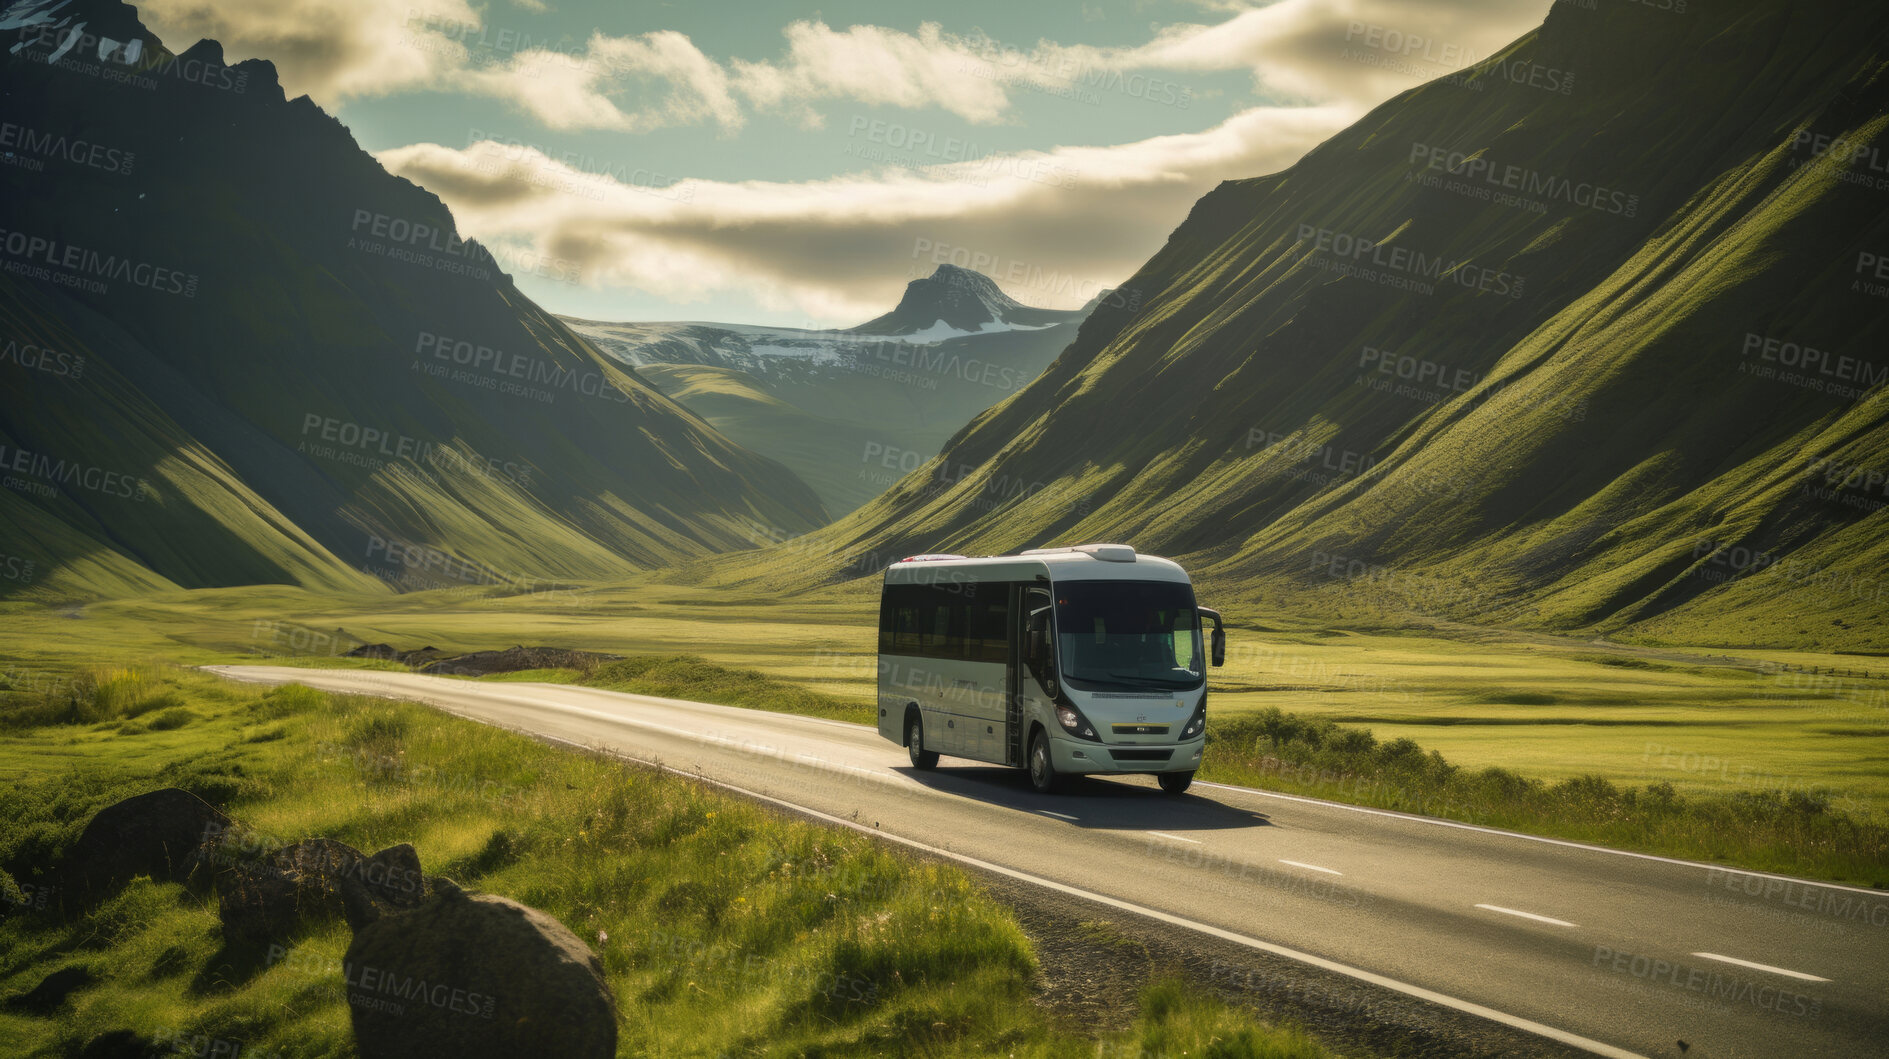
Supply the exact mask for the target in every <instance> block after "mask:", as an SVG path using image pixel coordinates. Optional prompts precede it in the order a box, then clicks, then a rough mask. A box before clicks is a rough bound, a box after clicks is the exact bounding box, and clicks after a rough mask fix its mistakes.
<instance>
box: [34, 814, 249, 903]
mask: <svg viewBox="0 0 1889 1059" xmlns="http://www.w3.org/2000/svg"><path fill="white" fill-rule="evenodd" d="M229 827H230V818H229V817H227V816H225V815H224V814H223V813H222V811H220V810H218V809H217V808H216V807H215V806H213V805H211V804H210V803H208V802H206V801H204V800H203V799H201V798H199V797H197V796H196V795H194V794H192V793H190V792H189V791H186V790H182V789H180V788H177V787H166V788H164V789H162V790H156V791H151V792H150V793H148V794H140V795H137V796H136V797H132V798H126V799H125V800H124V801H121V802H118V803H117V804H115V805H108V806H106V807H105V808H103V809H100V810H99V811H98V813H97V815H95V816H93V817H92V820H91V822H90V823H88V824H86V825H85V831H84V833H82V834H81V835H80V836H79V840H78V841H77V842H75V843H73V845H72V849H71V850H70V851H68V852H67V853H66V855H65V858H64V860H62V861H61V863H60V873H61V875H62V876H63V892H64V893H69V894H72V895H74V896H75V897H76V898H77V899H78V900H79V901H81V902H82V903H83V902H90V901H96V900H98V899H99V898H102V897H105V896H107V895H109V894H111V893H112V892H114V891H116V890H117V889H118V888H119V887H121V886H123V885H124V884H125V883H127V882H129V881H131V879H132V878H134V877H135V876H139V875H149V876H150V877H151V878H152V879H155V880H159V881H162V882H180V883H181V882H189V881H191V877H192V875H193V873H195V872H196V870H197V868H198V867H200V866H201V865H202V863H203V860H204V849H205V846H206V843H214V842H215V841H216V840H217V839H218V838H220V837H221V836H222V835H223V833H224V832H226V831H228V830H229Z"/></svg>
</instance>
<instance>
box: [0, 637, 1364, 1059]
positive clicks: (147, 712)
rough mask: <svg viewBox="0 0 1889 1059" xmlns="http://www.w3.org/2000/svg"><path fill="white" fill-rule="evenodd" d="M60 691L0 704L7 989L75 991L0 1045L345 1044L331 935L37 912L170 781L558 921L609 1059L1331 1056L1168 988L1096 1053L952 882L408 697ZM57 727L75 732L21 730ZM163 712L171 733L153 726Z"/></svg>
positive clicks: (42, 1052) (86, 676)
mask: <svg viewBox="0 0 1889 1059" xmlns="http://www.w3.org/2000/svg"><path fill="white" fill-rule="evenodd" d="M71 676H72V677H73V678H75V679H76V684H69V685H65V686H62V687H61V688H58V689H53V690H52V691H50V692H46V693H42V694H34V693H24V694H21V693H16V694H14V695H10V696H8V697H7V701H8V707H7V709H6V710H5V711H4V713H0V777H4V781H5V782H4V784H0V864H4V865H6V866H7V870H8V872H10V876H9V877H4V878H0V890H5V891H6V893H7V894H8V895H10V896H11V897H12V899H13V900H12V901H11V902H9V907H8V908H7V909H6V913H7V914H5V915H0V995H5V994H16V993H22V992H25V991H26V990H28V989H30V988H32V987H33V986H34V985H35V984H36V983H37V982H39V981H40V979H41V978H43V977H44V976H46V975H47V974H49V973H51V972H53V971H56V970H62V969H66V968H84V969H85V970H87V971H89V972H90V973H91V974H92V975H93V976H94V979H95V981H94V982H93V983H92V984H90V985H87V986H85V987H83V988H81V989H80V990H78V991H77V992H76V993H75V994H74V995H73V997H72V998H71V1000H70V1001H69V1002H68V1005H67V1006H65V1007H63V1008H61V1009H60V1010H58V1011H56V1012H52V1013H50V1014H46V1015H35V1014H28V1013H25V1012H22V1011H17V1010H0V1042H4V1047H3V1048H0V1050H4V1051H5V1052H6V1054H9V1055H22V1056H27V1055H31V1056H56V1055H68V1054H75V1053H76V1052H77V1051H78V1050H79V1049H81V1048H82V1047H83V1046H84V1045H85V1044H86V1043H87V1042H89V1041H91V1040H92V1039H94V1038H95V1037H96V1036H98V1035H100V1034H102V1033H106V1032H108V1031H113V1030H123V1029H129V1030H131V1031H133V1032H135V1033H137V1034H138V1035H140V1036H141V1037H144V1038H146V1039H155V1040H159V1041H177V1040H183V1041H186V1042H189V1041H193V1040H195V1041H204V1042H224V1043H223V1044H222V1045H221V1047H222V1048H223V1049H224V1050H225V1051H230V1050H233V1049H242V1054H245V1055H247V1054H252V1051H251V1050H254V1052H255V1054H268V1053H273V1052H280V1053H282V1054H292V1055H298V1056H301V1055H307V1056H322V1055H331V1056H345V1055H349V1054H352V1051H353V1048H352V1040H351V1033H350V1029H349V1021H348V1015H347V1007H346V1000H345V997H344V993H343V989H342V983H341V980H340V974H339V971H338V970H336V971H335V973H333V974H326V973H324V969H326V968H330V967H335V966H336V963H335V961H338V960H339V959H340V958H341V956H342V955H343V953H344V952H345V949H346V946H347V941H348V931H347V928H346V926H345V924H342V923H340V922H338V921H335V922H318V923H315V924H312V925H309V926H308V927H307V928H306V930H305V932H304V933H303V934H302V935H300V936H297V937H292V938H284V939H283V943H284V945H285V946H286V947H287V955H286V956H285V958H283V959H281V960H279V961H276V962H274V963H272V964H269V965H267V966H264V967H262V968H257V969H249V970H245V969H242V968H238V967H233V966H229V965H226V964H224V963H221V962H220V959H221V957H220V955H219V949H220V938H219V932H218V920H217V915H216V905H215V899H214V897H211V896H208V895H207V894H208V891H207V889H202V888H199V889H197V890H194V891H193V890H192V889H187V888H186V887H183V886H179V885H176V884H169V883H164V884H159V883H153V882H151V881H150V880H148V879H144V878H139V879H136V880H134V881H133V882H132V883H131V884H130V885H129V886H127V887H126V888H125V889H124V890H123V891H122V892H121V893H119V894H118V895H117V896H115V897H113V898H111V899H109V900H107V901H105V902H104V903H103V904H102V905H100V906H99V907H97V908H95V909H93V910H91V911H89V912H86V913H85V914H83V915H79V916H77V917H75V918H70V919H61V918H60V917H59V916H58V915H57V914H56V912H55V911H54V909H53V908H52V907H36V906H35V905H34V904H33V902H32V900H31V898H32V897H33V895H35V894H37V893H40V892H42V891H41V889H40V888H41V887H43V886H44V885H45V878H46V876H47V874H48V872H49V870H50V868H51V865H52V864H53V863H55V861H56V859H57V857H58V856H59V854H60V852H61V850H62V849H64V848H65V847H67V846H68V845H69V844H70V843H71V842H72V841H74V840H75V839H76V837H77V835H78V833H79V831H80V830H81V828H82V826H83V824H84V822H85V821H86V820H87V819H89V817H90V816H91V814H92V813H93V812H95V811H96V810H97V809H99V808H101V807H103V806H104V805H108V804H110V803H112V802H113V801H116V800H117V799H119V798H121V797H124V796H127V795H130V794H133V793H138V792H141V791H145V790H150V789H154V788H157V787H162V786H180V787H183V788H185V789H188V790H192V791H194V792H196V793H198V794H200V795H201V796H203V797H205V798H206V799H208V800H211V801H213V802H214V803H217V804H219V805H221V806H223V807H224V808H226V810H227V811H228V812H229V813H230V814H231V815H232V816H233V817H235V818H236V819H237V820H238V821H239V822H240V823H241V824H243V825H244V826H245V827H246V828H248V829H250V831H249V835H248V837H249V838H251V839H253V840H254V842H253V844H254V845H255V846H256V848H275V847H277V846H279V845H282V844H286V843H287V842H291V841H295V840H297V839H300V838H304V837H312V836H324V837H330V838H336V839H340V840H343V841H346V842H348V843H350V844H353V845H354V846H356V847H357V848H360V849H363V850H374V849H379V848H382V847H384V846H387V845H390V844H394V843H398V842H411V843H413V845H414V846H415V847H416V849H417V850H418V851H419V854H420V857H421V861H422V864H423V865H424V866H425V868H426V870H427V871H428V872H429V873H433V874H440V875H444V876H447V877H449V878H452V879H454V880H455V881H457V882H459V883H461V884H462V885H465V886H468V887H472V888H475V889H478V890H481V891H485V892H489V893H498V894H504V895H507V896H510V897H514V898H516V899H518V900H520V901H523V902H525V903H527V904H530V905H532V906H534V907H537V908H540V909H543V910H545V911H547V912H549V913H551V914H552V915H554V916H556V917H557V918H558V919H559V920H560V921H562V922H563V923H564V924H565V925H566V926H568V927H570V928H571V929H572V930H573V931H574V932H576V933H577V935H578V936H579V937H581V938H584V939H585V940H586V941H588V942H589V943H590V944H591V945H592V947H593V949H595V950H596V951H597V953H598V955H599V957H600V959H601V960H602V962H603V964H604V967H605V970H606V973H607V976H608V978H609V981H610V984H611V986H612V988H613V990H614V991H615V994H616V997H617V1001H618V1010H619V1033H620V1037H619V1054H622V1055H807V1054H821V1055H833V1056H842V1055H860V1056H879V1055H938V1056H948V1055H991V1054H1008V1055H1018V1056H1078V1055H1094V1054H1096V1053H1097V1050H1098V1048H1099V1049H1102V1050H1104V1051H1106V1052H1107V1053H1108V1054H1136V1055H1140V1054H1159V1055H1185V1054H1212V1055H1224V1056H1280V1057H1285V1056H1303V1057H1308V1059H1312V1057H1319V1056H1326V1055H1329V1054H1331V1053H1329V1052H1328V1051H1327V1050H1326V1049H1324V1048H1323V1047H1322V1046H1320V1045H1318V1044H1316V1043H1314V1042H1313V1041H1311V1040H1310V1039H1309V1038H1307V1037H1305V1036H1304V1035H1303V1034H1301V1033H1299V1032H1297V1031H1294V1030H1291V1029H1272V1028H1267V1027H1263V1026H1259V1025H1256V1024H1255V1023H1253V1022H1252V1021H1251V1020H1250V1019H1248V1018H1246V1017H1245V1016H1243V1015H1241V1014H1239V1013H1237V1012H1235V1011H1234V1010H1232V1009H1229V1008H1227V1007H1226V1006H1224V1005H1222V1004H1220V1003H1219V1002H1217V1001H1214V1000H1212V999H1210V998H1208V997H1206V996H1205V995H1204V994H1200V993H1197V992H1193V991H1190V990H1188V989H1185V988H1182V987H1180V986H1178V985H1175V984H1173V983H1171V982H1168V981H1165V980H1163V979H1161V978H1159V977H1157V978H1155V979H1153V980H1151V981H1150V983H1149V986H1148V990H1147V992H1146V993H1145V994H1144V999H1143V1002H1142V1012H1141V1014H1140V1016H1139V1018H1138V1020H1137V1021H1136V1022H1135V1023H1134V1024H1133V1025H1132V1026H1131V1027H1130V1028H1128V1029H1127V1030H1124V1031H1121V1032H1117V1033H1111V1034H1105V1035H1103V1036H1102V1037H1101V1038H1100V1039H1099V1040H1098V1039H1097V1037H1096V1035H1095V1034H1094V1032H1093V1031H1092V1030H1090V1029H1088V1028H1085V1027H1083V1026H1078V1025H1072V1024H1070V1023H1069V1022H1068V1021H1066V1020H1064V1019H1062V1018H1060V1017H1058V1016H1056V1015H1055V1014H1054V1013H1053V1012H1046V1011H1045V1010H1044V1009H1043V1008H1041V1007H1040V1006H1039V1005H1038V1004H1037V1002H1036V1001H1035V994H1036V982H1037V974H1038V971H1037V958H1036V955H1035V953H1034V951H1033V949H1032V947H1031V945H1030V943H1029V941H1028V939H1027V938H1026V937H1025V936H1024V935H1023V933H1022V932H1021V930H1020V929H1019V928H1018V926H1017V924H1016V922H1015V921H1014V919H1012V918H1011V916H1010V914H1009V913H1008V912H1007V911H1006V910H1005V909H1004V908H1003V907H1002V906H1001V905H998V904H996V903H995V902H993V901H992V900H990V899H988V898H987V897H985V896H984V895H983V894H982V892H981V891H980V890H979V889H978V888H977V887H976V886H975V885H973V884H972V883H971V882H970V881H969V880H968V879H967V878H966V876H965V875H964V874H963V873H961V872H959V871H957V870H955V869H953V868H950V867H945V866H939V865H936V864H933V863H929V862H923V861H920V860H917V859H915V858H913V857H910V856H907V855H905V854H903V853H901V852H899V851H896V850H893V849H891V848H889V847H886V846H884V845H882V844H879V843H876V842H874V841H872V840H870V839H868V838H864V837H860V836H856V835H852V834H849V833H845V832H839V831H834V830H831V829H826V828H821V827H817V826H814V825H810V824H805V823H800V822H796V821H788V820H784V819H781V818H780V817H778V816H775V815H773V814H771V813H769V812H767V811H764V810H762V809H760V808H757V807H755V806H753V805H752V804H749V803H747V802H744V801H742V800H740V799H737V798H733V797H730V796H724V795H722V794H719V793H717V792H715V791H713V790H711V789H709V788H707V787H704V786H701V785H699V784H696V783H694V782H691V781H689V780H687V779H684V778H680V777H676V776H673V775H669V774H666V773H663V772H659V771H654V770H651V769H648V768H643V767H632V766H627V765H624V764H622V763H619V762H615V761H612V760H609V759H605V758H601V757H593V756H589V755H583V754H573V753H570V752H567V751H562V750H557V749H553V748H550V747H547V746H544V745H541V744H538V743H536V742H533V741H531V740H528V739H525V738H523V737H520V736H516V735H512V734H510V733H506V732H501V731H498V730H496V729H492V728H488V727H485V726H482V725H478V724H474V723H471V722H467V721H463V720H459V719H456V718H451V717H447V716H445V715H442V714H439V713H437V712H435V711H431V710H428V709H425V708H424V707H420V706H415V705H411V704H402V703H391V702H386V701H382V700H377V699H371V698H362V697H346V696H330V695H326V694H322V693H317V692H312V691H309V690H308V689H306V688H302V687H299V686H287V687H283V688H275V689H271V690H268V691H262V690H259V689H256V688H251V687H247V686H242V685H235V684H229V683H225V682H222V681H218V680H215V679H212V678H210V677H207V676H204V675H202V674H198V673H195V672H192V671H188V670H182V669H178V668H175V667H161V666H153V665H140V666H130V667H93V666H87V667H82V668H80V669H78V670H76V671H73V672H72V673H71ZM74 687H76V688H77V689H78V692H79V693H77V694H75V693H73V692H72V691H71V690H70V689H71V688H74ZM54 707H72V708H76V709H78V710H80V711H81V712H82V713H84V715H85V717H84V719H83V720H80V719H77V718H69V719H68V723H56V724H40V725H29V726H24V727H22V726H21V725H20V723H19V722H20V721H21V720H22V719H23V718H22V710H23V709H40V710H47V709H52V708H54ZM171 711H184V712H187V713H188V715H189V716H188V717H187V718H183V719H182V720H181V722H180V723H176V724H175V725H174V726H169V727H162V726H159V725H158V724H156V723H155V718H157V717H162V716H163V715H164V714H166V713H169V712H171ZM250 844H251V843H250V842H245V843H244V845H245V846H246V847H247V846H249V845H250ZM52 896H53V898H54V901H53V904H55V905H56V903H57V898H58V894H57V893H56V892H55V893H54V894H53V895H52ZM23 898H25V899H26V900H24V901H23V900H22V899H23ZM209 1046H214V1045H206V1047H209ZM1150 1048H1152V1049H1154V1050H1153V1051H1148V1050H1147V1049H1150Z"/></svg>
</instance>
